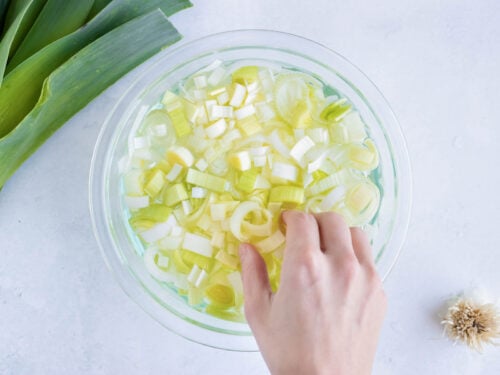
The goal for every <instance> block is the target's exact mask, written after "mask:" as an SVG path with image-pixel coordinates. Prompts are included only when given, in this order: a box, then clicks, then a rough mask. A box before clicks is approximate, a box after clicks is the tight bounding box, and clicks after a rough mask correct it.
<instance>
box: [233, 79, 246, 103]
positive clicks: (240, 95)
mask: <svg viewBox="0 0 500 375" xmlns="http://www.w3.org/2000/svg"><path fill="white" fill-rule="evenodd" d="M233 89H234V90H233V96H232V97H231V101H230V102H229V105H231V106H233V107H239V106H241V104H242V103H243V100H245V96H246V93H247V89H246V88H245V86H243V85H240V84H239V83H235V84H234V87H233Z"/></svg>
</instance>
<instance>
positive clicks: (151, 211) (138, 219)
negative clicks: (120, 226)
mask: <svg viewBox="0 0 500 375" xmlns="http://www.w3.org/2000/svg"><path fill="white" fill-rule="evenodd" d="M171 213H172V209H171V208H169V207H166V206H163V205H161V204H153V205H151V206H149V207H144V208H141V209H140V210H138V211H137V212H134V213H133V215H132V217H131V218H130V220H129V222H130V225H132V227H134V228H137V227H141V226H142V227H143V226H144V224H145V223H146V226H148V224H149V223H151V225H149V226H152V225H153V224H155V223H160V222H164V221H166V220H167V219H168V217H169V216H170V214H171Z"/></svg>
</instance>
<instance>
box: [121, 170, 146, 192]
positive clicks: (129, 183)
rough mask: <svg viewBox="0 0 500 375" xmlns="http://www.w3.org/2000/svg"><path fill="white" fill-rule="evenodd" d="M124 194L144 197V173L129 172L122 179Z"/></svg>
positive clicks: (139, 171) (137, 171)
mask: <svg viewBox="0 0 500 375" xmlns="http://www.w3.org/2000/svg"><path fill="white" fill-rule="evenodd" d="M123 182H124V185H125V192H126V193H127V194H128V195H137V196H142V195H144V173H143V172H142V171H141V170H131V171H129V172H128V173H127V174H126V175H125V176H124V177H123Z"/></svg>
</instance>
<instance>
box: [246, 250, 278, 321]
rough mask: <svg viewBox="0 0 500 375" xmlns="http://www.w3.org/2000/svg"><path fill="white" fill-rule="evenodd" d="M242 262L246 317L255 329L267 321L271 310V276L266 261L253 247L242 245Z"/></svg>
mask: <svg viewBox="0 0 500 375" xmlns="http://www.w3.org/2000/svg"><path fill="white" fill-rule="evenodd" d="M240 261H241V277H242V282H243V293H244V294H245V315H246V318H247V321H248V323H249V324H250V326H251V327H252V329H255V328H256V327H258V326H260V325H261V322H263V321H264V320H265V318H266V316H267V314H268V312H269V309H270V303H271V295H272V291H271V286H270V284H269V276H268V274H267V268H266V263H265V262H264V259H262V257H261V256H260V254H259V253H258V252H257V250H255V248H254V247H253V246H252V245H250V244H241V245H240Z"/></svg>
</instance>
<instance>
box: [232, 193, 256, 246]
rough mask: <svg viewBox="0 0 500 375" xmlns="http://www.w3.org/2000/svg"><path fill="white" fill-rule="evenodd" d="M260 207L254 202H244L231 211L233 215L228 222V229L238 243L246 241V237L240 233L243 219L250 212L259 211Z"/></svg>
mask: <svg viewBox="0 0 500 375" xmlns="http://www.w3.org/2000/svg"><path fill="white" fill-rule="evenodd" d="M260 209H261V207H260V206H259V204H258V203H256V202H251V201H246V202H242V203H240V204H239V205H238V207H236V209H235V210H234V211H233V215H232V216H231V219H230V221H229V227H230V229H231V233H232V234H233V236H235V237H236V238H237V239H238V240H239V241H248V238H249V237H248V236H247V235H244V234H243V233H242V225H243V222H244V221H245V217H246V216H247V215H248V214H249V213H250V212H252V211H257V210H260Z"/></svg>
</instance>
